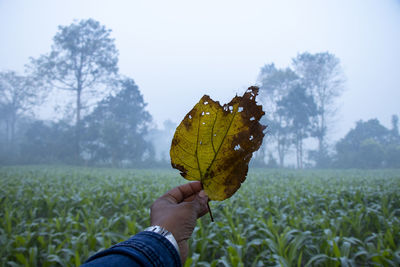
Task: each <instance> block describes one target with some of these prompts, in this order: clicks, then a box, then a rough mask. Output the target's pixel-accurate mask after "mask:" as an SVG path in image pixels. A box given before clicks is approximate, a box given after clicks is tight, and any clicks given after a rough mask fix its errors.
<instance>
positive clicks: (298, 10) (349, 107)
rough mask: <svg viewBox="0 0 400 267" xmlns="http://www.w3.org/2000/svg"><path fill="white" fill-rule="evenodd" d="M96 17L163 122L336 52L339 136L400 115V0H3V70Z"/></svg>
mask: <svg viewBox="0 0 400 267" xmlns="http://www.w3.org/2000/svg"><path fill="white" fill-rule="evenodd" d="M87 18H94V19H96V20H98V21H100V23H101V24H103V25H105V26H106V27H107V28H109V29H111V30H112V36H113V37H114V38H115V39H116V45H117V48H118V49H119V52H120V57H119V59H120V61H119V67H120V71H121V73H122V74H124V75H127V76H129V77H132V78H133V79H134V80H135V81H136V83H137V84H138V86H139V88H140V90H141V92H142V94H143V95H144V98H145V101H146V102H147V103H148V110H149V111H150V113H151V114H152V116H153V118H154V120H155V122H156V123H157V124H158V125H162V122H163V121H164V120H166V119H168V118H170V119H172V120H173V121H175V122H179V121H180V120H181V119H182V118H183V116H184V115H185V114H186V113H187V112H188V111H189V110H190V109H191V108H192V106H193V105H194V104H195V103H197V101H198V100H199V99H200V98H201V96H202V95H203V94H209V95H210V96H211V97H212V98H213V99H215V100H220V102H221V103H225V102H228V101H229V100H230V99H231V98H232V97H233V96H234V95H235V93H239V94H241V93H242V92H244V90H245V88H247V87H248V86H250V85H252V84H254V83H255V82H256V80H257V76H258V73H259V70H260V68H261V67H262V66H263V65H264V64H268V63H271V62H274V63H275V64H276V65H277V66H278V67H286V66H289V65H290V63H291V58H293V57H295V56H296V55H297V54H298V53H301V52H304V51H308V52H311V53H317V52H325V51H329V52H330V53H333V54H335V55H336V56H337V57H338V58H339V59H340V60H341V64H342V67H343V70H344V73H345V75H346V78H347V82H346V85H345V87H346V91H345V92H344V93H343V95H342V96H341V98H340V99H338V105H339V107H340V110H339V114H338V115H339V116H338V121H337V125H336V129H335V134H334V137H333V139H337V138H339V137H342V136H343V135H344V134H345V133H346V132H347V131H348V130H349V129H350V128H351V127H354V123H355V121H357V120H359V119H364V120H366V119H370V118H378V119H379V120H380V121H382V122H383V123H384V124H385V125H386V126H390V116H391V115H392V114H398V115H400V1H399V0H379V1H378V0H375V1H373V0H354V1H351V0H340V1H339V0H334V1H325V0H324V1H323V0H320V1H299V0H296V1H295V0H293V1H282V0H279V1H278V0H276V1H268V0H264V1H261V0H260V1H252V0H246V1H234V0H229V1H218V0H214V1H208V0H203V1H190V0H185V1H171V0H168V1H165V0H164V1H150V0H148V1H145V0H143V1H134V0H132V1H115V0H114V1H100V0H93V1H88V0H73V1H72V0H69V1H57V0H48V1H42V0H35V1H29V0H26V1H20V0H0V38H1V42H0V70H16V71H19V72H21V73H22V72H23V70H24V64H26V63H28V61H29V57H38V56H39V55H40V54H43V53H47V52H49V51H50V46H51V44H52V38H53V36H54V35H55V33H56V32H57V26H58V25H69V24H71V23H72V22H73V20H74V19H78V20H80V19H87Z"/></svg>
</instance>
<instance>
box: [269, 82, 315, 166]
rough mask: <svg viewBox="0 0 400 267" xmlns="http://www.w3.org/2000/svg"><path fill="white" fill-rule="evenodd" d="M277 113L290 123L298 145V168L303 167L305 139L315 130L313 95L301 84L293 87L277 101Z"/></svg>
mask: <svg viewBox="0 0 400 267" xmlns="http://www.w3.org/2000/svg"><path fill="white" fill-rule="evenodd" d="M277 106H278V110H277V113H278V114H280V116H281V117H284V118H285V121H287V123H288V126H287V128H288V132H289V133H290V134H291V136H292V143H293V144H294V145H295V147H296V159H297V168H300V169H302V168H303V140H304V139H305V138H307V137H308V136H311V135H312V134H313V132H314V128H315V127H314V126H315V118H316V116H317V106H316V104H315V103H314V99H313V97H312V96H310V95H308V94H307V92H306V89H305V88H304V87H302V86H301V85H300V84H297V85H295V86H293V87H292V89H291V90H290V92H289V93H288V95H287V96H285V97H283V98H282V99H281V100H280V101H278V103H277Z"/></svg>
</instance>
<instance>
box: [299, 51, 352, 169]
mask: <svg viewBox="0 0 400 267" xmlns="http://www.w3.org/2000/svg"><path fill="white" fill-rule="evenodd" d="M293 66H294V70H295V72H296V74H297V75H298V76H299V77H300V79H301V81H302V84H303V86H304V87H306V88H307V90H308V92H309V94H310V95H312V96H313V98H314V102H315V104H316V105H317V110H318V116H317V121H316V131H315V136H316V138H317V139H318V154H319V156H318V159H319V160H320V159H323V158H324V157H325V155H326V153H327V151H326V135H327V130H328V125H329V122H331V120H332V118H333V116H334V114H335V105H334V104H335V103H334V101H335V99H336V98H337V97H338V96H340V94H341V92H342V89H343V84H344V76H343V72H342V69H341V67H340V61H339V59H338V58H337V57H335V56H334V55H333V54H330V53H328V52H324V53H317V54H310V53H308V52H305V53H302V54H299V55H298V56H297V57H296V58H294V59H293ZM319 160H317V166H318V165H320V164H319V162H318V161H319Z"/></svg>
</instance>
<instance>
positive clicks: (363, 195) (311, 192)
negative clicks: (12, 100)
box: [0, 166, 400, 266]
mask: <svg viewBox="0 0 400 267" xmlns="http://www.w3.org/2000/svg"><path fill="white" fill-rule="evenodd" d="M185 182H186V181H185V180H184V179H182V178H181V177H180V176H179V175H178V172H177V171H174V170H133V169H123V170H120V169H118V170H117V169H89V168H73V167H51V166H24V167H0V218H1V220H0V259H1V260H0V262H1V266H58V265H60V266H76V265H80V264H81V263H82V262H84V261H85V260H86V259H87V258H88V257H89V256H90V255H92V254H94V253H95V252H96V251H99V250H101V249H104V248H107V247H109V246H111V245H112V244H115V243H117V242H119V241H122V240H124V239H126V238H128V237H129V236H131V235H133V234H135V233H137V232H139V231H141V230H142V229H144V228H145V227H147V226H148V225H149V216H148V215H149V207H150V205H151V203H152V202H153V201H154V200H155V199H156V198H157V197H158V196H160V195H162V194H163V193H164V192H166V191H167V190H169V189H170V188H172V187H173V186H175V185H178V184H182V183H185ZM399 189H400V171H399V170H376V171H356V170H349V171H339V170H338V171H335V170H330V171H319V170H307V171H289V170H264V169H255V170H252V171H250V173H249V175H248V178H247V180H246V181H245V182H244V184H243V185H242V187H241V188H240V190H239V191H238V192H237V193H236V194H235V195H234V196H233V197H232V198H230V199H228V200H226V201H223V202H212V203H211V209H212V211H213V215H214V219H215V222H214V223H212V222H210V218H209V216H208V215H206V216H204V217H203V218H202V219H201V220H199V222H198V225H197V227H196V228H195V231H194V233H193V238H192V239H191V242H190V248H191V249H190V255H189V258H188V260H187V262H186V266H306V265H308V266H399V265H400V190H399Z"/></svg>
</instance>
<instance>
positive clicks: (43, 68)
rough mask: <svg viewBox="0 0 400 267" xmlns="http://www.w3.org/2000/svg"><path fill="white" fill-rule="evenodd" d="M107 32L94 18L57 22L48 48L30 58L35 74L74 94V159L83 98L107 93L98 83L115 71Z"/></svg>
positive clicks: (114, 55)
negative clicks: (56, 29) (69, 23)
mask: <svg viewBox="0 0 400 267" xmlns="http://www.w3.org/2000/svg"><path fill="white" fill-rule="evenodd" d="M110 32H111V30H108V29H106V28H105V26H102V25H100V23H99V22H97V21H95V20H93V19H88V20H81V21H79V22H75V23H72V24H71V25H69V26H59V31H58V32H57V34H56V35H55V36H54V38H53V41H54V43H53V45H52V48H51V52H50V53H49V54H45V55H42V56H40V57H39V58H38V59H32V64H31V67H32V69H33V70H34V72H35V73H36V76H37V77H41V78H42V79H43V80H45V81H46V83H47V85H49V86H51V87H53V88H56V89H61V90H68V91H71V92H73V93H74V94H75V103H76V104H75V109H76V124H75V128H76V131H75V134H76V136H75V146H76V158H77V159H78V158H79V156H80V136H81V130H82V129H81V116H82V114H81V113H82V110H83V109H84V108H85V101H87V100H89V99H93V98H95V97H96V96H97V97H98V96H99V94H101V95H102V96H104V95H106V92H100V90H99V88H100V87H99V85H100V84H103V85H104V84H107V83H108V82H109V81H110V79H112V77H113V76H114V75H116V74H117V72H118V67H117V63H118V51H117V49H116V47H115V44H114V39H112V38H111V37H110ZM84 93H86V94H84Z"/></svg>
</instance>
